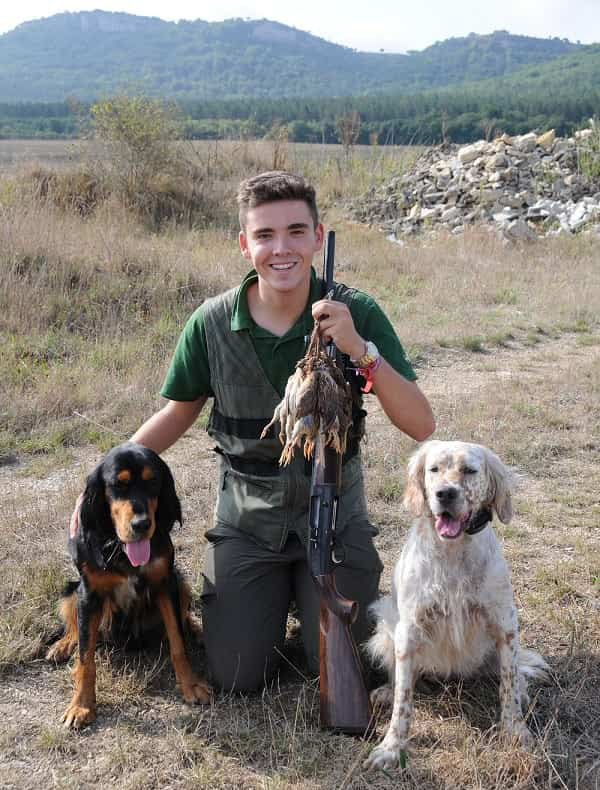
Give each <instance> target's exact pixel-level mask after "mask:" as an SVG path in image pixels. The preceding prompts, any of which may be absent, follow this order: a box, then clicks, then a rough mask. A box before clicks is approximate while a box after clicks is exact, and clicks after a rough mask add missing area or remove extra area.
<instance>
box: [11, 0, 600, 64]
mask: <svg viewBox="0 0 600 790" xmlns="http://www.w3.org/2000/svg"><path fill="white" fill-rule="evenodd" d="M217 6H218V9H217ZM97 8H100V9H102V10H104V11H124V12H127V13H130V14H138V15H140V16H157V17H159V18H161V19H165V20H170V21H177V20H179V19H190V20H193V19H204V20H205V21H207V22H216V21H221V20H223V19H230V18H232V17H248V18H251V19H263V18H267V19H272V20H274V21H276V22H282V23H283V24H286V25H290V26H292V27H296V28H299V29H300V30H304V31H306V32H308V33H312V34H313V35H316V36H320V37H321V38H325V39H327V40H328V41H333V42H335V43H336V44H343V45H344V46H348V47H353V48H355V49H359V50H364V51H370V52H378V51H379V50H381V49H383V50H385V51H386V52H406V51H407V50H410V49H416V50H420V49H424V48H425V47H428V46H430V45H431V44H434V43H435V42H436V41H443V40H444V39H447V38H451V37H452V36H466V35H468V34H469V33H480V34H485V33H491V32H493V31H494V30H508V31H509V32H510V33H514V34H519V35H527V36H536V37H538V38H547V37H548V36H558V37H559V38H568V39H570V40H571V41H581V43H582V44H590V43H593V42H600V0H501V2H494V0H492V2H485V0H420V1H419V0H418V1H417V2H414V0H367V2H360V3H358V2H352V0H325V1H324V0H301V1H300V2H298V0H296V2H294V3H291V2H286V0H253V1H252V2H251V1H249V0H220V1H219V2H218V3H216V2H214V0H213V2H211V3H206V2H198V0H170V2H168V3H165V2H159V0H91V1H90V0H20V2H18V3H12V2H10V0H2V7H1V8H0V34H1V33H5V32H7V31H9V30H12V29H13V28H15V27H16V26H17V25H19V24H21V23H22V22H27V21H29V20H31V19H39V18H41V17H47V16H52V15H53V14H58V13H61V12H63V11H92V10H94V9H97Z"/></svg>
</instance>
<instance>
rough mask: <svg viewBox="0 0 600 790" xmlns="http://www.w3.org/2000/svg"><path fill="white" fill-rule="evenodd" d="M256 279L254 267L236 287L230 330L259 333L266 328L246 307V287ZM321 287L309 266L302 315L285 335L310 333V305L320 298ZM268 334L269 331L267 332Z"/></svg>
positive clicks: (311, 325)
mask: <svg viewBox="0 0 600 790" xmlns="http://www.w3.org/2000/svg"><path fill="white" fill-rule="evenodd" d="M257 280H258V274H257V273H256V271H255V270H254V269H252V270H251V271H249V272H248V274H247V275H246V276H245V277H244V279H243V280H242V282H241V283H240V287H239V288H238V289H237V293H236V295H235V299H234V302H233V310H232V311H231V324H230V326H231V331H232V332H239V331H240V330H242V329H247V330H249V331H250V332H252V333H256V332H257V331H258V332H260V333H264V332H265V331H266V330H264V329H261V328H260V327H258V326H257V325H256V323H255V322H254V319H253V318H252V316H251V315H250V310H249V308H248V300H247V298H246V293H247V292H248V288H249V287H250V286H251V285H252V284H253V283H255V282H256V281H257ZM321 288H322V284H321V281H320V280H319V279H318V278H317V274H316V272H315V269H314V267H312V266H311V269H310V292H309V294H308V302H307V304H306V307H305V308H304V311H303V312H302V315H301V316H300V318H299V319H298V320H297V321H296V323H295V324H294V326H293V327H291V329H290V330H289V331H288V332H286V335H291V334H292V333H293V334H294V335H296V334H303V335H306V334H310V333H311V332H312V328H313V319H312V312H311V309H310V308H311V305H312V304H313V302H316V301H318V300H319V299H320V298H321ZM268 334H270V333H268Z"/></svg>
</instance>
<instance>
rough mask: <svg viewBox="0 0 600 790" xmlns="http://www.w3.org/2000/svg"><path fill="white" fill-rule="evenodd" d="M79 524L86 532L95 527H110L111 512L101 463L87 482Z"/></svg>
mask: <svg viewBox="0 0 600 790" xmlns="http://www.w3.org/2000/svg"><path fill="white" fill-rule="evenodd" d="M79 522H80V525H81V528H82V529H83V530H84V531H86V530H87V529H88V528H93V525H98V526H102V527H107V526H108V527H110V512H109V509H108V503H107V501H106V493H105V490H104V476H103V474H102V464H101V463H100V464H98V466H97V467H96V468H95V469H94V471H93V472H92V473H91V474H90V475H88V478H87V480H86V483H85V491H84V492H83V500H82V502H81V508H80V511H79Z"/></svg>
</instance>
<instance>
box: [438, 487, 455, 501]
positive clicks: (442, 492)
mask: <svg viewBox="0 0 600 790" xmlns="http://www.w3.org/2000/svg"><path fill="white" fill-rule="evenodd" d="M435 495H436V497H437V498H438V499H439V501H440V502H441V503H442V504H443V505H447V504H448V503H449V502H452V501H453V500H454V499H456V497H457V496H458V491H457V490H456V488H440V489H438V490H437V491H436V492H435Z"/></svg>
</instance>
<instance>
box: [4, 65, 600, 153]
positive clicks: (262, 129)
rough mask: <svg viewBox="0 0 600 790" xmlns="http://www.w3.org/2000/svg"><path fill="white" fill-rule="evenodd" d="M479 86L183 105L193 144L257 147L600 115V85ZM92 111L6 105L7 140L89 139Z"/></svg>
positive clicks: (448, 137)
mask: <svg viewBox="0 0 600 790" xmlns="http://www.w3.org/2000/svg"><path fill="white" fill-rule="evenodd" d="M531 83H532V87H531V89H527V88H526V87H525V88H523V87H522V88H521V89H520V90H518V89H516V88H515V85H514V84H512V83H511V81H510V80H506V81H504V83H503V84H497V82H495V83H494V85H493V86H491V85H484V84H479V85H477V86H473V85H471V86H469V85H466V86H460V87H456V88H453V89H445V90H440V91H428V92H425V93H420V94H415V95H410V96H406V95H372V96H360V97H352V98H333V99H322V98H306V99H260V98H248V99H230V100H222V101H217V100H202V101H187V102H185V101H184V102H180V103H178V105H177V108H178V109H177V112H178V116H179V122H180V129H181V136H182V137H184V138H187V139H192V140H194V139H256V138H262V137H267V136H269V134H272V133H273V130H274V129H275V130H281V128H282V127H285V134H286V136H287V139H288V140H290V141H293V142H311V143H326V144H328V143H338V142H342V139H341V135H340V119H344V118H345V117H348V116H349V115H350V114H358V119H359V123H358V130H357V134H356V140H355V142H357V143H360V144H379V145H408V144H425V145H431V144H436V143H440V142H442V141H448V142H456V143H466V142H471V141H473V140H476V139H480V138H482V137H490V136H493V135H496V134H500V133H502V132H506V133H508V134H522V133H525V132H528V131H530V130H532V129H538V130H540V131H543V130H546V129H550V128H554V129H555V130H556V132H557V134H558V135H561V136H564V135H568V134H571V133H572V132H573V131H574V130H575V129H577V128H579V127H581V126H582V125H585V124H586V123H587V122H588V119H589V118H590V117H594V116H598V115H600V86H599V85H598V81H597V80H591V79H590V80H588V81H583V82H581V83H580V85H579V88H578V90H577V91H576V92H575V91H573V90H572V87H571V85H569V84H565V85H563V86H561V85H558V86H554V88H553V89H548V88H549V86H546V89H544V90H541V89H540V85H539V83H538V82H536V80H535V76H532V78H531ZM90 106H91V103H82V102H76V101H73V100H67V101H65V102H52V103H19V102H15V103H0V138H5V139H6V138H13V137H17V138H45V139H51V138H72V137H78V136H84V135H85V134H86V130H87V128H88V123H89V110H90Z"/></svg>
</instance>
